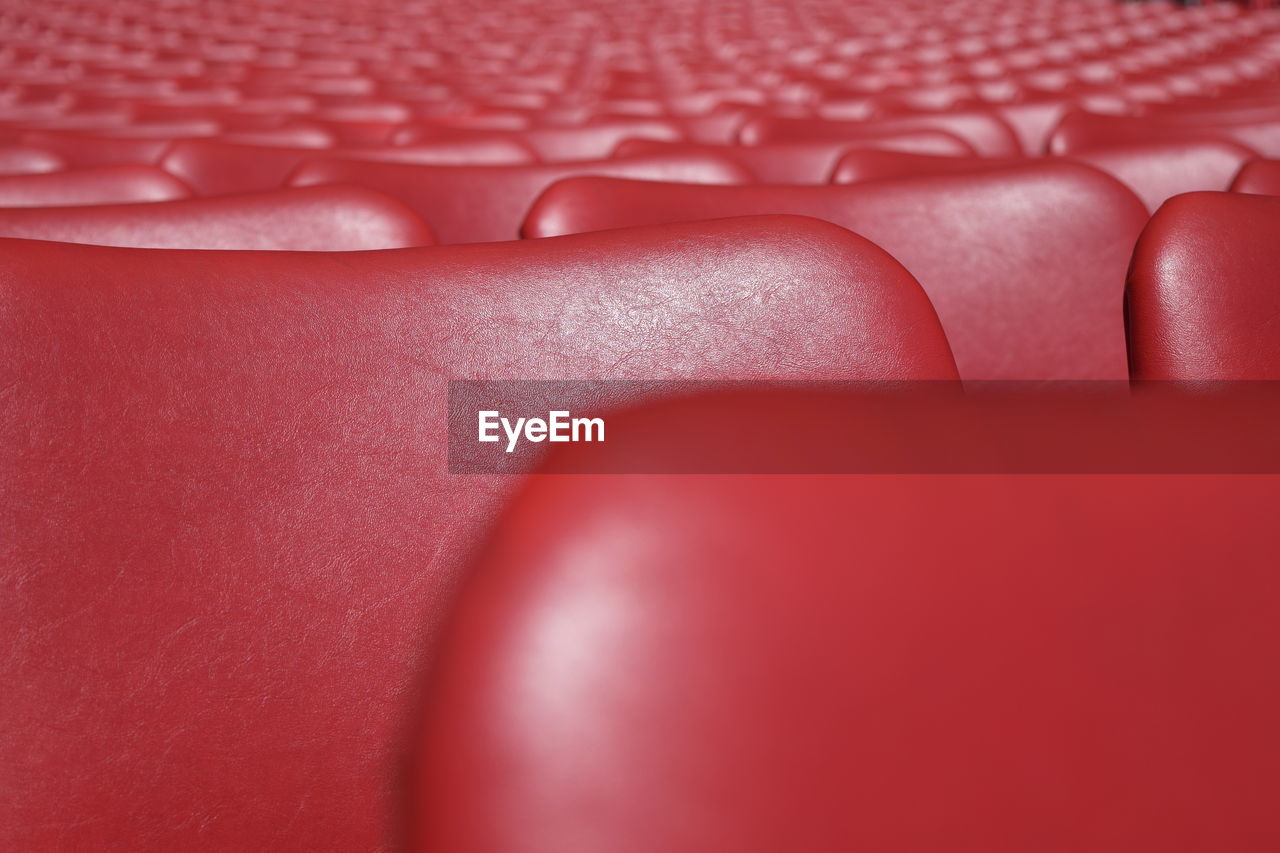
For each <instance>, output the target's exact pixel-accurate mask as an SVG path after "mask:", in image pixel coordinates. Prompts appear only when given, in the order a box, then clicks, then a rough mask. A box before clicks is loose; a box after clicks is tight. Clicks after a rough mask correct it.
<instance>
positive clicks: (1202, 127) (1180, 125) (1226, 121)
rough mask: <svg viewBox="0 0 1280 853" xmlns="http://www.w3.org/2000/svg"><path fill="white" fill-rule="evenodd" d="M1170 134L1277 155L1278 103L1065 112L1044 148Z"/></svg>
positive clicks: (1066, 150)
mask: <svg viewBox="0 0 1280 853" xmlns="http://www.w3.org/2000/svg"><path fill="white" fill-rule="evenodd" d="M1171 139H1177V140H1200V141H1207V140H1217V141H1223V142H1234V143H1237V144H1239V145H1243V146H1245V147H1246V148H1249V149H1251V150H1254V151H1257V152H1259V153H1261V154H1264V155H1266V156H1269V157H1280V108H1274V109H1269V110H1266V111H1261V112H1258V113H1255V114H1252V115H1239V114H1236V115H1232V114H1225V115H1224V114H1215V113H1208V114H1195V113H1189V114H1171V115H1144V116H1112V115H1095V114H1092V113H1071V114H1069V115H1068V116H1067V117H1066V118H1064V119H1063V120H1062V124H1060V125H1059V126H1058V128H1057V130H1055V131H1054V132H1053V136H1052V138H1051V139H1050V141H1049V150H1050V152H1051V153H1054V154H1071V153H1073V152H1075V151H1077V150H1079V149H1082V148H1096V147H1098V146H1110V145H1124V144H1127V143H1146V142H1165V141H1168V140H1171Z"/></svg>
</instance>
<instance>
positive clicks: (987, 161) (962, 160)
mask: <svg viewBox="0 0 1280 853" xmlns="http://www.w3.org/2000/svg"><path fill="white" fill-rule="evenodd" d="M1011 162H1017V161H1014V160H1008V159H994V158H988V157H939V156H937V155H931V154H915V153H908V152H904V151H881V150H876V149H861V150H857V151H850V152H849V153H847V154H845V155H844V156H843V157H841V158H840V162H839V163H837V164H836V168H835V170H834V171H833V172H832V174H831V183H833V184H860V183H862V182H864V181H875V180H882V179H884V178H909V177H913V176H916V175H945V174H965V173H968V172H975V171H979V172H980V171H982V170H984V169H999V168H1002V167H1005V166H1007V165H1009V164H1010V163H1011Z"/></svg>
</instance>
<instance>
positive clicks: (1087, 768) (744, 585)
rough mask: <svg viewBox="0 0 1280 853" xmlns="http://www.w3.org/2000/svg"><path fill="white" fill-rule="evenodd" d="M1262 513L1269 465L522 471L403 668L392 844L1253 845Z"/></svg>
mask: <svg viewBox="0 0 1280 853" xmlns="http://www.w3.org/2000/svg"><path fill="white" fill-rule="evenodd" d="M714 405H716V401H714V400H711V401H705V400H704V401H696V402H693V403H683V404H677V405H674V406H667V407H665V413H666V414H667V415H668V416H667V417H666V418H664V417H663V414H664V410H659V411H657V412H651V413H647V414H646V415H645V416H644V420H643V426H644V429H645V430H646V433H647V434H649V435H652V436H653V437H654V442H653V443H655V444H659V445H660V444H661V441H662V437H663V436H670V435H673V434H676V433H678V432H680V431H681V430H683V429H685V428H687V427H688V425H689V424H690V423H691V422H696V421H695V420H694V418H695V417H696V416H697V415H699V414H705V413H706V411H707V409H709V408H710V407H712V406H714ZM796 405H797V401H796V399H795V398H789V397H785V396H784V397H774V398H766V399H764V400H762V401H761V404H760V406H759V408H758V411H759V412H761V413H766V412H770V411H777V410H779V409H783V408H785V409H791V408H795V407H796ZM844 416H845V417H847V413H845V415H844ZM833 422H835V423H838V422H839V419H838V418H834V419H833ZM751 423H752V420H751V419H750V416H749V415H744V417H743V420H742V424H743V431H744V432H745V433H746V435H747V438H745V439H744V440H748V441H749V440H750V438H749V436H750V435H751V433H750V430H751V426H750V424H751ZM610 426H611V428H614V429H615V430H625V429H626V427H625V425H624V422H622V421H613V422H611V424H610ZM699 434H700V435H702V436H704V441H703V443H704V445H705V447H706V448H707V451H708V452H715V450H716V448H717V445H718V443H719V442H722V441H723V440H724V437H723V436H721V435H719V434H716V433H715V432H702V433H699ZM832 441H833V444H838V442H839V441H840V439H839V438H834V437H833V439H832ZM902 441H903V437H902V436H900V435H892V436H882V443H884V444H886V445H890V446H891V445H897V444H900V443H901V442H902ZM593 452H594V453H595V454H596V455H597V456H599V457H603V460H602V461H607V460H609V459H610V456H609V447H608V445H600V446H598V449H597V450H595V451H593ZM1277 500H1280V478H1278V477H1274V476H1272V477H1243V478H1242V477H1203V476H1164V477H1134V476H1127V477H1126V476H1110V477H1087V476H1086V477H1080V476H1034V477H1030V476H1004V477H1000V476H995V477H993V476H933V477H929V476H917V477H865V476H845V477H841V476H831V475H825V476H794V475H793V476H778V475H763V476H762V475H757V476H747V475H740V476H733V477H723V476H719V477H712V476H701V477H699V476H680V477H675V476H666V477H663V476H653V475H650V476H591V477H572V476H569V477H566V476H558V477H554V476H549V477H537V478H533V479H532V480H530V481H528V485H527V488H526V490H525V492H524V493H523V494H522V495H521V497H520V498H519V500H518V501H517V502H516V504H515V506H514V508H513V509H512V511H511V512H510V513H509V514H508V515H507V517H506V518H505V519H504V523H503V524H502V526H501V527H500V528H499V530H498V533H497V535H496V537H495V538H494V540H493V541H492V542H491V543H490V544H489V546H488V547H487V549H486V550H485V552H484V555H483V557H482V558H481V559H480V561H479V565H478V566H477V568H476V571H475V572H474V580H473V582H472V583H471V584H470V585H469V586H468V587H467V589H466V590H465V591H464V594H463V598H462V600H461V602H460V605H459V608H458V612H457V616H456V618H455V620H454V621H453V622H452V623H451V625H450V628H449V631H448V634H447V637H446V639H445V641H444V647H443V651H442V653H441V656H440V659H439V663H438V665H437V666H436V667H435V669H434V671H433V673H432V676H431V678H430V680H429V683H428V689H427V691H426V697H425V699H424V702H423V710H422V711H421V712H420V718H421V720H422V735H421V737H420V738H419V740H418V742H417V744H416V746H417V749H416V754H417V755H418V756H419V769H418V771H417V773H416V774H415V778H416V785H415V788H416V793H417V798H416V803H417V808H416V810H415V820H414V824H413V825H414V831H413V844H412V845H411V849H412V850H414V851H421V853H427V851H441V850H450V851H462V850H465V851H471V853H523V851H531V852H532V851H548V850H581V851H587V850H608V851H611V853H650V852H651V851H655V850H662V851H666V853H695V851H705V850H711V849H715V850H733V851H738V853H773V851H778V850H794V851H820V850H892V851H901V853H917V852H919V853H923V851H940V850H966V851H978V850H981V851H989V853H1024V852H1025V851H1028V850H1040V849H1054V850H1092V851H1106V853H1122V851H1135V850H1151V851H1154V850H1170V851H1173V850H1176V851H1188V853H1190V851H1205V850H1241V849H1252V850H1263V849H1270V848H1273V847H1275V846H1277V845H1280V827H1278V826H1277V824H1276V822H1275V820H1274V803H1275V801H1276V798H1277V797H1280V782H1278V780H1277V776H1276V774H1275V772H1274V771H1275V767H1276V766H1277V763H1278V762H1280V736H1278V735H1277V733H1276V727H1275V719H1276V717H1277V715H1280V690H1278V689H1277V686H1276V683H1275V681H1274V679H1272V678H1270V673H1271V672H1272V670H1273V666H1274V661H1275V659H1276V656H1277V655H1278V654H1280V621H1278V620H1277V619H1276V618H1275V615H1276V614H1275V602H1276V601H1277V600H1278V599H1280V574H1278V573H1277V572H1276V571H1275V527H1274V519H1273V513H1272V512H1271V508H1272V507H1274V506H1275V505H1276V502H1277Z"/></svg>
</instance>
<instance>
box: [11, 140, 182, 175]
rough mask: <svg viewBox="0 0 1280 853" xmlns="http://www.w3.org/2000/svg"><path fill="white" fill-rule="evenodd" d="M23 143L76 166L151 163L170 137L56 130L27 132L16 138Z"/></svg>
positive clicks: (170, 143) (159, 156)
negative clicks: (109, 134) (42, 149)
mask: <svg viewBox="0 0 1280 853" xmlns="http://www.w3.org/2000/svg"><path fill="white" fill-rule="evenodd" d="M18 139H19V141H21V142H22V143H23V144H26V145H36V146H39V147H41V148H48V149H50V150H52V151H56V152H58V154H59V155H60V156H62V157H63V158H64V159H65V160H66V161H67V163H68V164H69V165H70V166H71V167H73V168H76V169H89V168H94V167H96V166H119V165H139V164H146V165H155V164H156V163H157V162H159V160H160V158H161V157H163V156H164V153H165V152H166V151H167V150H169V146H171V145H172V144H173V140H172V139H169V138H164V137H161V138H151V137H145V136H143V137H119V136H103V135H102V134H93V133H83V132H76V131H60V130H33V131H27V132H26V133H23V134H21V135H20V136H19V137H18Z"/></svg>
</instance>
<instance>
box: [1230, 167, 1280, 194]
mask: <svg viewBox="0 0 1280 853" xmlns="http://www.w3.org/2000/svg"><path fill="white" fill-rule="evenodd" d="M1230 189H1231V192H1233V193H1253V194H1255V195H1280V160H1264V159H1261V158H1254V159H1253V160H1250V161H1249V162H1248V163H1245V164H1244V166H1242V167H1241V169H1240V171H1239V172H1238V173H1237V174H1236V176H1235V178H1234V180H1232V182H1231V186H1230Z"/></svg>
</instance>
